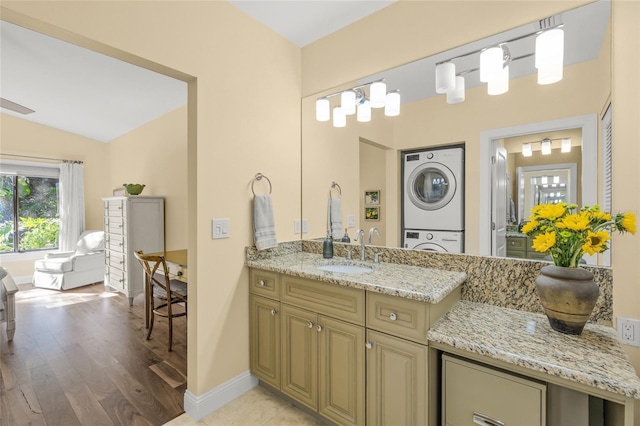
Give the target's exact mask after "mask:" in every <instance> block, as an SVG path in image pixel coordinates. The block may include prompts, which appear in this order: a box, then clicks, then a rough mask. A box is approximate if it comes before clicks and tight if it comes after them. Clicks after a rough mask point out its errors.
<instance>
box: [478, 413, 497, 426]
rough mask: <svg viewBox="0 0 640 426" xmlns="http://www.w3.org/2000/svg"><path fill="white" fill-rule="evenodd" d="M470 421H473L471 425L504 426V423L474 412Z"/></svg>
mask: <svg viewBox="0 0 640 426" xmlns="http://www.w3.org/2000/svg"><path fill="white" fill-rule="evenodd" d="M471 419H472V420H473V423H475V424H477V425H480V426H504V422H501V421H500V420H496V419H494V418H491V417H489V416H487V415H485V414H480V413H476V412H474V413H473V417H472V418H471Z"/></svg>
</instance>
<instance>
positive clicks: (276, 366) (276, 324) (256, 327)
mask: <svg viewBox="0 0 640 426" xmlns="http://www.w3.org/2000/svg"><path fill="white" fill-rule="evenodd" d="M249 301H250V312H249V320H250V326H249V339H250V347H251V349H250V351H251V352H250V353H251V359H250V363H251V364H250V365H251V372H252V373H253V374H255V375H256V376H257V377H258V378H260V379H261V380H262V381H264V382H266V383H268V384H270V385H271V386H273V387H275V388H277V389H280V312H279V311H280V303H279V302H277V301H274V300H270V299H265V298H264V297H258V296H253V295H252V296H251V297H250V299H249Z"/></svg>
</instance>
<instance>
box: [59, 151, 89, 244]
mask: <svg viewBox="0 0 640 426" xmlns="http://www.w3.org/2000/svg"><path fill="white" fill-rule="evenodd" d="M59 182H60V192H59V194H60V195H59V197H60V206H59V210H60V240H59V241H60V244H59V248H60V251H74V250H75V249H76V244H77V243H78V239H79V238H80V234H81V233H82V232H83V231H84V166H83V165H82V164H79V163H77V162H73V161H70V162H64V163H63V164H60V181H59Z"/></svg>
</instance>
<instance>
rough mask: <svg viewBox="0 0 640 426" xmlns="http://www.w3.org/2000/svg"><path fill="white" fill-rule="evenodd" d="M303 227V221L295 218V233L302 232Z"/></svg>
mask: <svg viewBox="0 0 640 426" xmlns="http://www.w3.org/2000/svg"><path fill="white" fill-rule="evenodd" d="M301 228H302V227H301V222H300V221H299V220H297V219H296V220H294V221H293V233H294V234H299V233H300V232H302V229H301Z"/></svg>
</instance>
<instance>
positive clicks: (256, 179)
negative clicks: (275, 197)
mask: <svg viewBox="0 0 640 426" xmlns="http://www.w3.org/2000/svg"><path fill="white" fill-rule="evenodd" d="M262 178H265V179H266V180H267V182H269V195H271V189H272V186H271V181H270V180H269V178H268V177H266V176H265V175H263V174H262V173H256V176H255V177H254V178H253V182H251V192H253V196H254V197H255V196H256V191H254V190H253V185H255V183H256V181H258V180H262Z"/></svg>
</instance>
